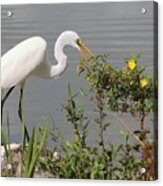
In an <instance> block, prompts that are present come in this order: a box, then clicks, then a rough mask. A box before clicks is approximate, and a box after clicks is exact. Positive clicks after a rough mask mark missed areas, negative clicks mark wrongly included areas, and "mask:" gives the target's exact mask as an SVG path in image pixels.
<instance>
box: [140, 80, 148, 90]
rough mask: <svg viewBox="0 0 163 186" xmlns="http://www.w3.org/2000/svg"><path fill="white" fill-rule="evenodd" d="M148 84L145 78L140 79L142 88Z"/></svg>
mask: <svg viewBox="0 0 163 186" xmlns="http://www.w3.org/2000/svg"><path fill="white" fill-rule="evenodd" d="M147 84H148V81H147V80H146V79H145V78H143V79H141V80H140V85H141V87H142V88H144V87H145V86H146V85H147Z"/></svg>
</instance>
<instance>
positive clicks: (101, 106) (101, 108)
mask: <svg viewBox="0 0 163 186" xmlns="http://www.w3.org/2000/svg"><path fill="white" fill-rule="evenodd" d="M97 107H98V108H99V124H100V134H99V135H100V139H101V141H100V145H101V146H102V149H103V152H105V144H104V130H103V121H104V113H103V110H104V103H103V101H102V97H101V94H100V96H99V99H98V100H97Z"/></svg>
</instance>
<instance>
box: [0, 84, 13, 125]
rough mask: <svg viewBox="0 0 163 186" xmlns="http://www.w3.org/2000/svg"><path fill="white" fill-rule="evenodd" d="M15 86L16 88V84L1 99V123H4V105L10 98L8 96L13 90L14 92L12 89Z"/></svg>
mask: <svg viewBox="0 0 163 186" xmlns="http://www.w3.org/2000/svg"><path fill="white" fill-rule="evenodd" d="M14 88H15V86H14V87H11V88H10V89H9V91H8V92H7V93H6V95H5V97H4V99H3V100H2V101H1V124H2V121H3V107H4V104H5V101H6V99H7V98H8V96H9V95H10V94H11V92H12V90H13V89H14Z"/></svg>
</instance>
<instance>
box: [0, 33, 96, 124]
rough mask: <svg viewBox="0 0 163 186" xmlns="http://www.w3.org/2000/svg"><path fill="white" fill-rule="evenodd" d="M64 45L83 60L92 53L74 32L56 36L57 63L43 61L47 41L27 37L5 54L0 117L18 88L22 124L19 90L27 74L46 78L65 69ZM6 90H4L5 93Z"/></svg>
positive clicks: (55, 54)
mask: <svg viewBox="0 0 163 186" xmlns="http://www.w3.org/2000/svg"><path fill="white" fill-rule="evenodd" d="M66 45H69V46H72V47H74V48H76V49H77V50H78V51H79V52H80V53H81V55H82V57H83V58H86V54H89V55H90V56H93V53H92V52H91V51H90V49H89V48H88V47H86V45H85V44H84V43H83V42H82V40H81V39H80V37H79V35H78V34H77V33H76V32H74V31H65V32H63V33H61V34H60V36H59V37H58V39H57V41H56V43H55V46H54V57H55V59H56V60H57V64H56V65H54V64H50V63H48V61H47V55H46V50H47V42H46V41H45V40H44V39H43V38H42V37H40V36H35V37H31V38H29V39H26V40H24V41H22V42H21V43H19V44H17V45H16V46H15V47H13V48H12V49H10V50H9V51H8V52H6V53H5V54H4V55H3V56H2V58H1V117H2V113H3V106H4V102H5V100H6V99H7V97H8V96H9V95H10V93H11V92H12V90H13V89H14V87H15V86H17V85H20V98H19V109H18V114H19V117H20V119H21V121H22V112H21V109H22V101H21V100H22V98H23V87H24V83H25V81H26V79H27V78H28V76H30V75H35V76H39V77H42V78H46V79H54V78H56V77H58V76H60V75H61V74H62V73H63V72H64V71H65V69H66V67H67V56H66V55H65V53H64V47H65V46H66ZM6 90H7V91H6Z"/></svg>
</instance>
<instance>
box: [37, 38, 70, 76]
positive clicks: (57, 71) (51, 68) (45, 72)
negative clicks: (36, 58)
mask: <svg viewBox="0 0 163 186" xmlns="http://www.w3.org/2000/svg"><path fill="white" fill-rule="evenodd" d="M65 45H66V43H65V42H64V40H63V38H58V39H57V41H56V44H55V46H54V58H55V59H56V61H57V64H55V65H54V64H52V63H48V61H47V57H46V54H45V59H44V63H43V64H42V65H41V66H40V67H39V69H37V71H36V72H35V75H37V76H39V77H42V78H46V79H54V78H57V77H59V76H60V75H62V73H63V72H64V71H65V69H66V67H67V56H66V55H65V54H64V51H63V50H64V47H65Z"/></svg>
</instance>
